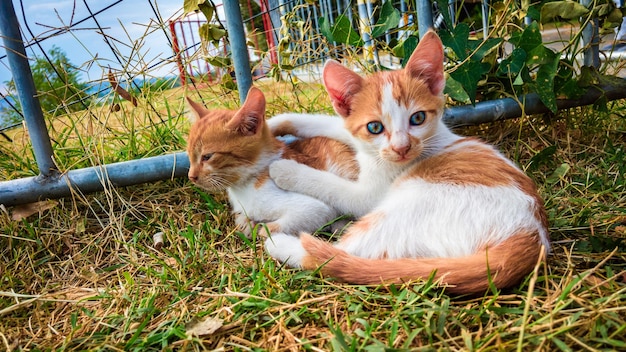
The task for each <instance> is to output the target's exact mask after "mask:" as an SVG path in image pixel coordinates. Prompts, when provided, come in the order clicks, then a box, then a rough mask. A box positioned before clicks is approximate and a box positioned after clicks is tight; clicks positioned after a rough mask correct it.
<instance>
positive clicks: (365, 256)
mask: <svg viewBox="0 0 626 352" xmlns="http://www.w3.org/2000/svg"><path fill="white" fill-rule="evenodd" d="M443 59H444V57H443V46H442V44H441V41H440V39H439V37H438V36H437V35H436V34H435V32H433V31H429V32H428V33H426V34H425V35H424V37H423V38H422V39H421V41H420V43H419V45H418V47H417V48H416V49H415V51H414V53H413V54H412V55H411V57H410V59H409V61H408V62H407V65H406V67H405V68H404V69H401V70H396V71H386V72H379V73H375V74H372V75H370V76H368V77H361V76H360V75H358V74H357V73H355V72H353V71H351V70H349V69H348V68H345V67H343V66H342V65H341V64H339V63H338V62H335V61H329V62H327V63H326V65H325V67H324V73H323V78H324V85H325V87H326V90H327V92H328V94H329V95H330V98H331V101H332V103H333V106H334V108H335V111H336V112H337V113H338V114H339V115H340V116H341V117H335V116H317V117H316V118H315V119H312V118H306V117H305V116H301V115H294V114H292V115H282V116H278V117H277V118H275V119H270V120H269V121H270V122H269V123H270V125H271V126H272V130H273V131H275V132H276V133H278V134H280V133H291V134H295V135H298V136H303V137H312V136H327V137H331V138H335V139H338V140H341V141H343V142H346V143H349V144H350V145H351V146H352V147H353V148H354V149H355V150H356V158H357V160H358V163H359V168H360V173H359V176H358V179H357V180H355V181H353V180H347V179H342V178H339V177H337V176H335V175H332V174H329V173H327V172H324V171H320V170H314V169H311V168H310V167H308V166H306V165H302V164H299V163H297V162H296V161H292V160H280V161H276V162H274V163H273V164H272V165H271V166H270V175H271V177H272V179H274V181H275V182H276V183H277V184H278V186H279V187H281V188H283V189H286V190H290V191H293V192H299V193H303V194H307V195H309V196H311V197H315V198H317V199H319V200H321V201H323V202H324V203H326V204H330V205H332V206H333V207H335V208H336V209H338V210H339V211H340V212H342V213H351V214H354V215H355V216H357V217H360V219H358V221H357V222H356V223H354V225H352V226H351V227H350V228H348V229H347V231H346V233H345V235H343V236H342V237H341V238H340V239H339V240H338V241H337V242H335V243H334V244H331V243H328V242H326V241H323V240H321V239H317V238H315V237H312V236H310V235H308V234H301V235H300V237H299V238H298V237H294V236H290V235H286V234H281V233H272V235H271V237H270V238H269V239H267V240H266V242H265V246H266V250H267V251H268V253H269V254H270V255H271V256H272V257H274V258H276V259H277V260H279V261H281V262H284V263H287V264H288V265H290V266H292V267H296V268H304V269H311V270H312V269H317V268H318V267H321V271H322V272H323V273H325V274H326V275H329V276H332V277H336V278H338V279H340V280H343V281H346V282H350V283H356V284H380V283H399V282H404V281H406V280H413V279H420V278H421V279H426V278H428V277H429V276H430V275H431V273H432V272H435V278H436V279H437V280H439V282H440V283H441V284H444V285H446V286H447V291H449V292H451V293H461V294H462V293H478V292H484V291H485V290H486V289H487V288H488V287H489V283H490V281H491V282H493V284H494V285H495V286H496V287H498V288H502V287H508V286H511V285H515V284H517V283H518V282H519V281H520V280H522V279H523V277H524V276H525V275H527V274H528V273H529V272H531V271H532V270H533V267H534V266H535V264H536V263H537V261H538V260H539V258H540V257H541V256H542V255H543V254H542V252H547V251H548V249H549V239H548V228H547V218H546V213H545V210H544V206H543V201H542V199H541V198H540V197H539V195H538V193H537V190H536V187H535V185H534V183H533V181H532V180H531V179H530V178H528V177H527V176H526V175H524V173H523V172H522V171H521V170H520V169H519V168H518V167H517V166H515V165H514V164H513V163H512V162H511V161H509V160H508V159H506V158H505V157H504V156H503V155H502V154H500V153H499V152H498V151H497V150H496V149H494V148H493V147H491V146H489V145H487V144H485V143H483V142H481V141H479V140H478V139H476V138H465V137H461V136H458V135H456V134H454V133H453V132H451V131H450V130H449V129H448V128H447V127H446V126H445V125H444V123H443V122H442V120H441V117H442V114H443V110H444V102H445V100H444V96H443V88H444V86H445V79H444V70H443Z"/></svg>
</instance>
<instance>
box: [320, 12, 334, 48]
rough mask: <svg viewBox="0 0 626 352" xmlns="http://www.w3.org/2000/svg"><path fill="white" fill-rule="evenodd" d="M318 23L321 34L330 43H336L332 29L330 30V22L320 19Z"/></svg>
mask: <svg viewBox="0 0 626 352" xmlns="http://www.w3.org/2000/svg"><path fill="white" fill-rule="evenodd" d="M318 23H319V26H320V33H322V35H323V36H324V37H326V39H327V40H328V41H329V42H334V41H335V39H334V38H333V31H332V28H330V21H329V20H328V18H326V17H320V18H319V19H318Z"/></svg>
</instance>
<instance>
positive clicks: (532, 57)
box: [526, 45, 558, 66]
mask: <svg viewBox="0 0 626 352" xmlns="http://www.w3.org/2000/svg"><path fill="white" fill-rule="evenodd" d="M526 53H527V56H526V64H527V65H529V66H530V65H545V64H552V63H554V61H555V60H558V57H557V55H556V54H555V53H554V51H552V50H551V49H548V48H546V47H545V46H543V45H539V46H537V47H535V48H533V49H531V50H526Z"/></svg>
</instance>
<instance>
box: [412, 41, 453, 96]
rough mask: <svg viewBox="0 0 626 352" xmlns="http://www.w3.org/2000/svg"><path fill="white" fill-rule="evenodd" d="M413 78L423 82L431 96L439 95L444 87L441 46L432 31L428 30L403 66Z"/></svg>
mask: <svg viewBox="0 0 626 352" xmlns="http://www.w3.org/2000/svg"><path fill="white" fill-rule="evenodd" d="M405 70H406V72H408V73H409V75H411V77H413V78H417V79H421V80H425V81H426V82H427V83H428V86H429V87H430V92H431V93H432V94H433V95H439V94H441V92H443V88H444V87H445V86H446V80H445V78H444V75H443V44H441V39H439V36H437V33H435V31H434V30H432V29H430V30H429V31H428V32H426V34H424V36H423V37H422V39H421V40H420V42H419V44H417V47H416V48H415V50H414V51H413V54H411V57H410V58H409V61H408V62H407V64H406V66H405Z"/></svg>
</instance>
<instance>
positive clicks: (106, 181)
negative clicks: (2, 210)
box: [0, 152, 189, 206]
mask: <svg viewBox="0 0 626 352" xmlns="http://www.w3.org/2000/svg"><path fill="white" fill-rule="evenodd" d="M188 171H189V158H188V157H187V154H186V153H184V152H181V153H176V154H168V155H161V156H155V157H151V158H144V159H138V160H131V161H124V162H120V163H115V164H109V165H102V166H94V167H89V168H84V169H78V170H70V171H68V172H65V173H63V174H62V175H60V176H59V177H50V178H48V179H47V180H46V182H45V183H41V182H39V180H38V178H37V177H27V178H21V179H17V180H11V181H1V182H0V204H3V205H5V206H11V205H17V204H26V203H33V202H36V201H40V200H44V199H55V198H63V197H68V196H71V195H72V194H88V193H93V192H99V191H102V190H105V189H110V188H111V187H124V186H131V185H137V184H141V183H148V182H156V181H160V180H167V179H173V178H174V177H184V176H187V172H188Z"/></svg>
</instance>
